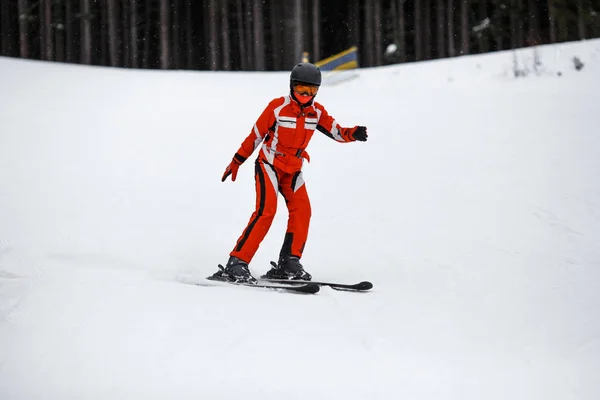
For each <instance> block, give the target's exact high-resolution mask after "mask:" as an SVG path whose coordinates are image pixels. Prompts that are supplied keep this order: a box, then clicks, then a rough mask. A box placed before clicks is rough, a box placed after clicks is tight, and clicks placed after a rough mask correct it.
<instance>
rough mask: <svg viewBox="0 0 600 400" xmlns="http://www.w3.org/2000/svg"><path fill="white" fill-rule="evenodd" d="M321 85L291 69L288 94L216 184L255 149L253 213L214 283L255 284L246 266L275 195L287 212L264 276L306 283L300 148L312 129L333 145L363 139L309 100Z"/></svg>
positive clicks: (314, 71) (315, 76)
mask: <svg viewBox="0 0 600 400" xmlns="http://www.w3.org/2000/svg"><path fill="white" fill-rule="evenodd" d="M320 85H321V71H320V70H319V68H318V67H317V66H315V65H314V64H311V63H299V64H297V65H296V66H295V67H294V68H293V69H292V72H291V74H290V93H289V95H286V96H283V97H279V98H276V99H274V100H272V101H271V102H270V103H269V105H268V106H267V107H266V108H265V110H264V111H263V113H262V114H261V115H260V117H259V118H258V120H257V121H256V124H255V125H254V127H253V129H252V130H251V132H250V134H249V135H248V137H247V138H246V139H245V140H244V141H243V142H242V145H241V147H240V148H239V150H238V151H237V152H236V153H235V155H234V156H233V159H232V160H231V163H230V164H229V165H228V166H227V168H226V169H225V173H224V174H223V177H222V179H221V181H222V182H225V180H226V179H227V177H228V176H230V175H231V180H232V181H235V179H236V177H237V173H238V169H239V167H240V165H242V164H243V163H244V161H246V160H247V159H248V157H250V156H251V155H252V153H253V152H254V150H256V149H257V148H258V147H259V146H260V147H261V150H260V153H259V155H258V157H257V159H256V161H255V173H254V177H255V181H256V209H255V211H254V212H253V213H252V216H251V217H250V221H249V222H248V225H247V226H246V228H245V229H244V231H243V232H242V234H241V236H240V237H239V239H238V240H237V242H236V244H235V247H234V248H233V250H232V251H231V252H230V253H229V260H228V261H227V264H226V266H225V268H224V269H222V270H220V271H218V272H217V273H215V274H214V275H213V277H214V278H218V279H224V280H227V281H230V282H243V283H256V282H257V280H256V279H255V278H254V277H253V276H252V274H251V273H250V270H249V267H248V264H249V263H250V262H251V261H252V258H253V257H254V254H255V253H256V251H257V250H258V248H259V246H260V243H261V242H262V241H263V239H264V238H265V236H266V234H267V233H268V231H269V228H270V227H271V223H272V222H273V218H274V217H275V212H276V210H277V195H278V192H280V193H281V194H282V195H283V197H284V199H285V202H286V205H287V209H288V214H289V216H288V224H287V229H286V233H285V239H284V241H283V246H282V247H281V252H280V254H279V262H278V264H277V266H276V267H273V268H271V270H270V271H268V272H267V273H266V275H265V277H267V278H274V279H302V280H311V275H310V274H309V273H308V272H306V271H305V270H304V268H303V266H302V264H300V258H301V257H302V253H303V251H304V245H305V243H306V238H307V236H308V227H309V222H310V217H311V206H310V200H309V198H308V193H307V191H306V185H305V184H304V180H303V178H302V164H303V162H304V160H305V159H306V160H307V161H310V158H309V156H308V153H307V152H306V147H307V146H308V143H309V142H310V139H311V138H312V136H313V133H314V132H315V130H317V131H319V132H321V133H323V134H325V135H326V136H328V137H330V138H331V139H334V140H336V141H338V142H353V141H361V142H365V141H366V140H367V128H366V127H364V126H355V127H353V128H343V127H341V126H340V125H339V124H338V123H337V122H336V121H335V119H334V118H333V117H331V116H330V115H329V114H328V113H327V111H326V110H325V108H324V107H323V106H322V105H321V104H319V103H316V102H315V101H314V99H315V96H316V95H317V92H318V90H319V86H320Z"/></svg>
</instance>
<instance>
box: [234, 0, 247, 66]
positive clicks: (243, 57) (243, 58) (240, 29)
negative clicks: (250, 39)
mask: <svg viewBox="0 0 600 400" xmlns="http://www.w3.org/2000/svg"><path fill="white" fill-rule="evenodd" d="M236 8H237V13H236V18H237V33H238V45H239V47H240V64H241V68H242V70H247V69H248V54H247V51H246V41H245V40H244V38H245V32H244V7H243V4H242V0H237V1H236Z"/></svg>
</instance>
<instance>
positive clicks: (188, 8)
mask: <svg viewBox="0 0 600 400" xmlns="http://www.w3.org/2000/svg"><path fill="white" fill-rule="evenodd" d="M193 26H194V25H193V23H192V2H191V1H189V0H186V1H185V42H186V46H187V51H186V53H187V60H186V67H187V68H188V69H192V67H193V65H194V45H193V43H192V40H193V37H194V36H193Z"/></svg>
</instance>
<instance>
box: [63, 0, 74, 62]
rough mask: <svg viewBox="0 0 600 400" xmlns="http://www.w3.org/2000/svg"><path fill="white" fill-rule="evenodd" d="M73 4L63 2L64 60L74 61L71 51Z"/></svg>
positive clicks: (72, 40)
mask: <svg viewBox="0 0 600 400" xmlns="http://www.w3.org/2000/svg"><path fill="white" fill-rule="evenodd" d="M73 43H74V39H73V5H72V4H71V1H69V0H67V2H66V3H65V61H66V62H68V63H72V62H74V58H75V57H74V56H73V54H74V51H73Z"/></svg>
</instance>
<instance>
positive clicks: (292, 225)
mask: <svg viewBox="0 0 600 400" xmlns="http://www.w3.org/2000/svg"><path fill="white" fill-rule="evenodd" d="M279 191H280V192H281V194H282V195H283V197H284V198H285V204H286V205H287V208H288V212H289V217H288V225H287V230H286V233H285V239H284V241H283V246H282V247H281V253H280V256H285V255H292V256H296V257H302V252H303V251H304V246H305V244H306V239H307V237H308V227H309V225H310V217H311V206H310V199H309V198H308V192H307V191H306V185H305V184H304V178H303V176H302V171H298V172H296V173H295V174H285V175H281V176H280V181H279Z"/></svg>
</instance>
